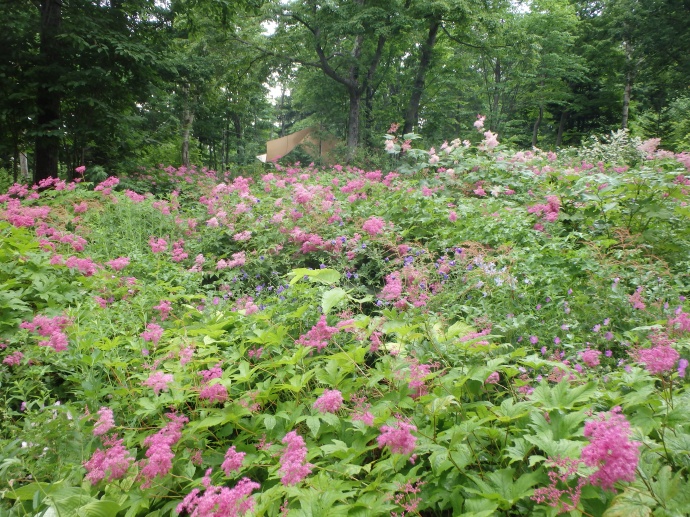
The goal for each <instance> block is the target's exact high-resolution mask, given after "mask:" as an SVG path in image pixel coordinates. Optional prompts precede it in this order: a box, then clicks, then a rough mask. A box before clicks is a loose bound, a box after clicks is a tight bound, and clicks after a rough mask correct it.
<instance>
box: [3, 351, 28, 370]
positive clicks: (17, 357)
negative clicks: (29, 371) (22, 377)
mask: <svg viewBox="0 0 690 517" xmlns="http://www.w3.org/2000/svg"><path fill="white" fill-rule="evenodd" d="M22 359H24V354H23V353H22V352H20V351H19V350H15V351H14V352H12V353H11V354H10V355H8V356H7V357H5V358H4V359H3V360H2V364H6V365H7V366H19V365H20V364H21V363H22Z"/></svg>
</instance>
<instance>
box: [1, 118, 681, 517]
mask: <svg viewBox="0 0 690 517" xmlns="http://www.w3.org/2000/svg"><path fill="white" fill-rule="evenodd" d="M475 127H476V128H477V132H476V139H475V140H474V141H465V142H461V141H457V140H456V141H450V142H443V143H439V145H437V146H436V147H435V148H432V149H429V148H426V149H420V148H418V147H417V146H416V145H415V144H416V143H417V140H415V135H396V130H397V128H396V127H395V126H393V127H391V131H390V133H389V134H388V135H387V136H386V142H385V148H386V150H387V151H388V152H389V153H390V154H391V159H392V160H393V161H392V163H393V164H394V167H393V168H391V170H388V171H381V170H361V169H359V168H357V167H355V166H340V165H334V166H327V167H324V166H319V167H317V166H314V165H309V166H301V165H299V164H295V165H292V166H281V165H278V164H270V165H268V166H267V169H266V170H265V171H264V173H263V174H260V175H257V176H256V177H243V176H240V175H237V174H233V173H232V171H229V172H226V173H217V172H215V171H210V170H205V169H202V170H200V169H196V168H189V169H186V168H180V169H176V168H173V167H168V168H165V167H163V166H161V167H159V168H158V169H155V170H145V171H139V172H138V173H136V174H132V175H130V176H128V177H119V178H117V177H109V178H107V179H106V180H105V181H103V182H101V183H98V184H94V183H88V182H85V181H77V182H74V183H66V182H65V181H63V180H59V179H50V180H47V181H44V182H43V184H41V185H36V186H25V185H14V186H13V187H11V188H10V189H9V191H8V192H6V193H4V194H2V195H0V236H1V238H2V239H1V241H0V388H1V389H0V396H1V397H2V404H0V418H1V421H0V515H1V516H23V515H41V516H60V517H65V516H94V517H107V516H113V517H114V516H122V517H125V516H126V517H133V516H145V515H148V516H161V517H162V516H176V515H191V516H241V515H249V516H254V515H256V516H272V517H273V516H305V517H307V516H309V517H318V516H329V517H337V516H353V517H354V516H361V517H367V516H372V517H373V516H395V517H400V516H451V515H452V516H462V515H466V516H479V517H481V516H486V517H488V516H493V515H506V516H507V515H511V516H517V515H524V516H553V515H557V514H569V515H572V516H580V515H585V516H602V515H603V516H608V517H616V516H622V515H626V516H649V515H656V516H682V515H688V508H690V482H689V481H688V476H689V475H690V414H689V413H688V407H690V392H688V379H687V376H686V368H687V366H688V359H690V339H689V337H690V302H688V301H687V300H686V296H690V278H689V277H688V275H689V271H690V233H689V230H690V226H689V225H688V219H689V217H690V206H688V201H689V200H690V172H689V169H690V155H689V154H686V153H681V154H674V153H671V152H667V151H663V150H659V149H658V145H659V142H658V141H646V142H640V141H636V140H635V139H632V138H630V137H628V135H627V134H625V133H618V134H613V135H611V136H610V137H608V138H604V139H601V140H599V139H593V140H592V141H591V142H589V143H587V144H586V145H584V146H583V147H581V148H579V149H568V150H563V151H559V152H558V153H555V152H542V151H539V150H534V151H519V152H515V151H511V150H510V149H509V148H508V147H507V146H504V145H503V144H502V143H501V142H500V135H496V134H494V133H491V132H490V131H484V128H483V119H482V118H481V117H479V118H478V119H477V121H476V122H475ZM77 173H78V175H79V174H81V173H84V169H83V168H81V167H80V168H79V169H77ZM689 373H690V372H689Z"/></svg>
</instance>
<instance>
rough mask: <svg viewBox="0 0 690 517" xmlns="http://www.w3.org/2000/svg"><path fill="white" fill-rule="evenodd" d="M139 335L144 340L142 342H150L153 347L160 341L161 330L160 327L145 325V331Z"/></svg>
mask: <svg viewBox="0 0 690 517" xmlns="http://www.w3.org/2000/svg"><path fill="white" fill-rule="evenodd" d="M139 335H140V336H141V337H142V338H143V339H144V341H151V342H152V343H153V344H154V345H157V344H158V341H160V339H161V337H162V336H163V329H162V328H161V326H160V325H156V324H155V323H149V324H148V325H146V330H145V331H144V332H142V333H141V334H139Z"/></svg>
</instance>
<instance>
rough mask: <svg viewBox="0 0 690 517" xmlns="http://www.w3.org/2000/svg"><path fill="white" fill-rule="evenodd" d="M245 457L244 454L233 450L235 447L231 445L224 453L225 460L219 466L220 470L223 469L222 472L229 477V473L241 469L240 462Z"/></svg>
mask: <svg viewBox="0 0 690 517" xmlns="http://www.w3.org/2000/svg"><path fill="white" fill-rule="evenodd" d="M246 455H247V453H246V452H237V451H236V450H235V446H234V445H233V446H232V447H230V448H229V449H228V450H227V452H226V453H225V459H224V461H223V464H222V465H221V466H220V468H221V469H223V472H225V475H226V476H228V477H229V476H230V472H233V471H235V472H239V471H240V468H241V467H242V462H243V461H244V457H245V456H246Z"/></svg>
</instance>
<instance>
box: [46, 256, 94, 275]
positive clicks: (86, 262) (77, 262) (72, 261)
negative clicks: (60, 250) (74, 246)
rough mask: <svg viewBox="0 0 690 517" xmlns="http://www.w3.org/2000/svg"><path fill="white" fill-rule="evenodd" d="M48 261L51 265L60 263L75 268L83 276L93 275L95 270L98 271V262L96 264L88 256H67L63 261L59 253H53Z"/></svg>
mask: <svg viewBox="0 0 690 517" xmlns="http://www.w3.org/2000/svg"><path fill="white" fill-rule="evenodd" d="M50 263H51V264H53V265H58V264H61V265H63V266H66V267H68V268H70V269H76V270H78V271H79V272H80V273H81V274H82V275H84V276H92V275H94V274H95V273H96V271H98V267H99V266H98V264H96V263H95V262H94V261H93V260H91V259H90V258H77V257H74V256H72V257H68V258H67V260H65V261H64V263H63V262H62V256H61V255H54V256H53V257H52V258H51V260H50Z"/></svg>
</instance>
